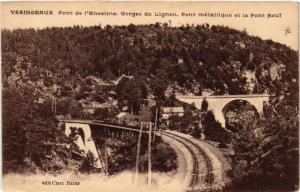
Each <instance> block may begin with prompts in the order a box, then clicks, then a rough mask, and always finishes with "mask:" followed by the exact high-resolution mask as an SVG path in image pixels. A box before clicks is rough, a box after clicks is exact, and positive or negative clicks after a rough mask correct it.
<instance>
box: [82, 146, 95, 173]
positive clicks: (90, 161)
mask: <svg viewBox="0 0 300 192" xmlns="http://www.w3.org/2000/svg"><path fill="white" fill-rule="evenodd" d="M96 161H97V160H96V158H95V156H94V155H93V153H92V152H91V151H89V152H88V153H87V154H86V157H85V158H84V159H83V161H82V162H81V165H80V167H79V171H80V172H81V173H95V172H98V169H97V168H96Z"/></svg>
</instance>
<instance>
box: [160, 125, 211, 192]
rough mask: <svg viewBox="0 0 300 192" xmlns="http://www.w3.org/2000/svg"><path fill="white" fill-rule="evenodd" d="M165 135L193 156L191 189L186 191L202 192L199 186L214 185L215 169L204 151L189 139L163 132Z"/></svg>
mask: <svg viewBox="0 0 300 192" xmlns="http://www.w3.org/2000/svg"><path fill="white" fill-rule="evenodd" d="M163 134H164V135H165V136H167V137H170V138H172V139H174V140H176V141H178V142H180V143H181V144H183V145H184V146H185V147H186V148H187V150H188V151H189V152H190V153H191V155H192V159H193V170H192V178H191V181H190V184H189V188H188V189H187V190H186V191H189V192H196V191H201V190H200V189H199V186H203V185H206V186H210V185H212V184H213V182H214V176H213V167H212V164H211V161H210V159H209V157H208V156H207V154H206V153H205V152H204V151H203V149H202V148H200V147H199V146H198V145H196V144H195V143H193V142H192V141H190V140H189V139H187V138H184V137H181V136H178V135H176V134H173V133H169V132H165V131H164V132H163Z"/></svg>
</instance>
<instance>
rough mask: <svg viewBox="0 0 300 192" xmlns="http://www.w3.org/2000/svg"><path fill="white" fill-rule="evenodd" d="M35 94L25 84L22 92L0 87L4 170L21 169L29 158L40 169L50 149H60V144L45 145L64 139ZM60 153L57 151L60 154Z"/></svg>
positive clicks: (61, 148)
mask: <svg viewBox="0 0 300 192" xmlns="http://www.w3.org/2000/svg"><path fill="white" fill-rule="evenodd" d="M34 101H35V96H34V95H33V91H32V90H31V89H30V88H29V87H24V88H23V89H22V91H20V90H18V89H16V88H14V87H6V88H4V89H3V124H2V127H3V129H2V130H3V161H4V165H5V166H4V173H7V172H9V171H17V170H22V169H19V168H18V166H20V167H23V168H24V167H25V163H26V162H25V160H26V159H29V161H30V163H31V164H32V163H34V164H35V165H37V166H38V167H40V168H42V167H43V165H44V163H43V162H44V161H45V159H46V156H47V154H49V153H51V151H52V150H54V151H56V152H55V153H59V151H64V150H66V149H64V148H63V147H62V146H55V145H54V146H53V147H52V149H49V145H53V143H56V142H61V143H66V142H68V141H67V139H66V138H64V137H61V136H60V134H63V133H61V132H60V131H59V130H57V128H56V127H57V123H58V122H57V121H56V120H55V119H54V117H53V113H52V112H51V108H50V107H49V106H47V103H46V104H39V103H35V102H34ZM60 154H61V153H60Z"/></svg>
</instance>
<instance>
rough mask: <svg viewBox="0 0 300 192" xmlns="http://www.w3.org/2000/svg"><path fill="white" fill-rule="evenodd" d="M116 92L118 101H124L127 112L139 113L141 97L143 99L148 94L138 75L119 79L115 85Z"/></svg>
mask: <svg viewBox="0 0 300 192" xmlns="http://www.w3.org/2000/svg"><path fill="white" fill-rule="evenodd" d="M116 92H117V96H118V99H119V101H123V102H124V101H126V102H127V104H128V107H129V112H130V113H133V114H138V113H139V111H140V105H141V103H142V99H145V98H147V96H148V91H147V87H146V85H145V83H144V82H143V80H142V79H141V78H138V77H135V78H132V79H127V78H125V79H124V80H121V82H120V83H119V84H118V85H117V88H116Z"/></svg>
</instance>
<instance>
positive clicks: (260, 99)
mask: <svg viewBox="0 0 300 192" xmlns="http://www.w3.org/2000/svg"><path fill="white" fill-rule="evenodd" d="M176 98H177V99H178V100H180V101H182V102H185V103H189V104H192V103H195V105H196V107H197V108H198V109H200V108H201V103H202V102H203V100H204V99H206V101H207V102H208V110H212V111H213V113H214V115H215V118H216V120H217V121H219V122H220V123H221V125H222V126H223V127H225V126H226V125H225V117H224V114H223V109H224V107H225V106H226V105H227V104H228V103H230V102H232V101H234V100H245V101H247V102H249V103H250V104H251V105H253V106H254V107H255V109H256V110H257V112H258V114H261V113H262V111H263V104H264V102H265V101H268V100H269V95H264V94H261V95H259V94H257V95H213V96H206V97H205V96H176Z"/></svg>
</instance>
